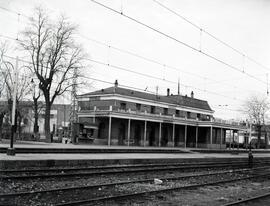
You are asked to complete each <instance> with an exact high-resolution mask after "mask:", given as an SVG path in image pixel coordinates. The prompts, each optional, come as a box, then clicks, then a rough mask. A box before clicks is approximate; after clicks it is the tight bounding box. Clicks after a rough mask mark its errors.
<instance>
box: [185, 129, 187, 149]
mask: <svg viewBox="0 0 270 206" xmlns="http://www.w3.org/2000/svg"><path fill="white" fill-rule="evenodd" d="M184 144H185V145H184V147H185V148H187V125H185V142H184Z"/></svg>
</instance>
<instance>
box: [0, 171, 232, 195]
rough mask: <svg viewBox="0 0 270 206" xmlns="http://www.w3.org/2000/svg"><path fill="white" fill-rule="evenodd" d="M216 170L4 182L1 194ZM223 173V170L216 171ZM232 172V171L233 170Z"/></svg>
mask: <svg viewBox="0 0 270 206" xmlns="http://www.w3.org/2000/svg"><path fill="white" fill-rule="evenodd" d="M213 171H214V170H209V169H205V170H198V171H189V172H183V171H158V174H157V172H147V173H145V172H137V173H127V174H121V175H115V174H111V175H108V174H107V175H100V176H92V177H91V176H88V177H87V176H85V177H66V178H46V179H33V180H29V179H27V180H15V181H13V180H2V181H1V187H0V193H1V194H7V193H15V192H25V191H26V192H29V191H41V190H47V189H54V188H55V189H56V188H63V187H72V186H89V185H95V184H104V183H110V182H115V181H128V180H137V179H147V178H149V179H151V178H152V179H154V178H162V177H176V176H181V175H195V174H202V173H205V174H207V173H210V172H213ZM216 171H222V170H216ZM231 171H232V170H231Z"/></svg>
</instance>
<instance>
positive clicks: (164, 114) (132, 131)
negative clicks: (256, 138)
mask: <svg viewBox="0 0 270 206" xmlns="http://www.w3.org/2000/svg"><path fill="white" fill-rule="evenodd" d="M78 106H79V112H78V119H79V122H80V124H81V130H80V134H79V135H78V137H79V138H78V141H79V142H80V141H83V140H87V139H89V140H90V142H92V143H93V144H102V145H126V146H154V147H182V148H185V147H194V148H225V147H226V143H225V138H226V131H227V130H232V131H233V132H232V135H234V134H235V133H237V132H238V131H240V130H244V129H245V127H243V126H241V125H240V124H238V123H232V122H230V123H229V122H226V121H222V120H219V121H217V120H215V118H214V117H213V113H214V111H213V110H212V109H211V108H210V106H209V104H208V103H207V101H203V100H199V99H195V98H194V94H193V92H192V94H191V96H190V97H187V96H182V95H171V94H170V93H169V89H168V91H167V95H166V96H161V95H156V94H150V93H146V92H139V91H134V90H130V89H125V88H121V87H118V84H117V82H116V84H115V86H114V87H109V88H106V89H101V90H98V91H95V92H91V93H87V94H83V95H80V96H78Z"/></svg>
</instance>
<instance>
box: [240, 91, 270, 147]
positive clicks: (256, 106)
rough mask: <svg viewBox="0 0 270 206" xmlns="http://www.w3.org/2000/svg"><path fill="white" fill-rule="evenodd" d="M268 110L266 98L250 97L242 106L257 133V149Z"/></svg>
mask: <svg viewBox="0 0 270 206" xmlns="http://www.w3.org/2000/svg"><path fill="white" fill-rule="evenodd" d="M269 108H270V107H269V103H268V101H267V98H265V97H262V96H259V95H252V96H251V97H250V98H248V99H247V100H246V102H245V104H244V111H245V113H246V114H247V115H248V118H249V120H250V122H251V123H253V124H254V125H255V126H256V129H257V131H258V148H260V142H261V128H262V126H263V125H264V124H265V117H266V112H267V111H268V110H269Z"/></svg>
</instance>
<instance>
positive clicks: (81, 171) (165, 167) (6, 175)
mask: <svg viewBox="0 0 270 206" xmlns="http://www.w3.org/2000/svg"><path fill="white" fill-rule="evenodd" d="M262 164H264V165H269V164H270V161H269V160H257V161H256V162H254V164H253V165H254V166H257V165H262ZM240 167H241V168H245V167H248V163H247V161H230V162H219V163H217V162H201V163H191V164H190V163H170V164H138V165H118V166H115V165H114V166H97V167H82V168H48V169H25V170H2V171H0V180H2V181H4V180H19V179H20V180H27V179H31V180H33V179H47V178H69V177H75V176H76V177H82V176H95V175H108V174H112V175H114V174H124V173H138V172H156V171H169V170H183V171H184V170H192V169H196V170H198V169H207V168H210V169H215V168H217V169H218V168H240Z"/></svg>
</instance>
